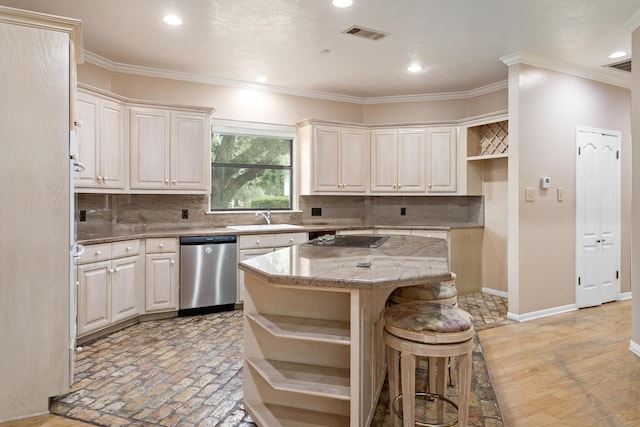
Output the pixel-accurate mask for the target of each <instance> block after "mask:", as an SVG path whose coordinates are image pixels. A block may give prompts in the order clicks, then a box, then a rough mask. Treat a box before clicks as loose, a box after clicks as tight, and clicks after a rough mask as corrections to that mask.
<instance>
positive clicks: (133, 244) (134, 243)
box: [111, 240, 140, 258]
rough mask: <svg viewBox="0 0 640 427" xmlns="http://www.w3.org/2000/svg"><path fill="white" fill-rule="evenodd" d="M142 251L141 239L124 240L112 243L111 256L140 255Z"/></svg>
mask: <svg viewBox="0 0 640 427" xmlns="http://www.w3.org/2000/svg"><path fill="white" fill-rule="evenodd" d="M139 253H140V240H125V241H124V242H113V243H112V244H111V257H112V258H121V257H124V256H130V255H138V254H139Z"/></svg>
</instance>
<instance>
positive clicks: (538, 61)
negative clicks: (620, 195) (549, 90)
mask: <svg viewBox="0 0 640 427" xmlns="http://www.w3.org/2000/svg"><path fill="white" fill-rule="evenodd" d="M500 60H501V61H502V62H504V63H505V64H506V65H507V66H509V67H510V66H512V65H516V64H527V65H532V66H534V67H539V68H545V69H547V70H552V71H558V72H560V73H565V74H571V75H573V76H576V77H583V78H585V79H589V80H595V81H598V82H601V83H607V84H610V85H614V86H620V87H623V88H626V89H630V88H631V73H628V74H629V75H628V76H623V75H620V76H614V75H611V74H610V73H608V72H605V71H604V70H603V71H601V72H600V71H595V70H590V69H588V68H584V67H581V66H579V65H574V64H569V63H566V62H562V61H556V60H554V59H549V58H544V57H542V56H538V55H534V54H531V53H523V52H518V53H514V54H511V55H506V56H503V57H501V58H500ZM612 71H615V70H612ZM620 73H624V71H620Z"/></svg>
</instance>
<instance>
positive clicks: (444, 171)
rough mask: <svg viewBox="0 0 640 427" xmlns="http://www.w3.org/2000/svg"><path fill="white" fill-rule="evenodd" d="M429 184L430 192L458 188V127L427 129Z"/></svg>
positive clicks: (448, 190) (449, 190) (453, 190)
mask: <svg viewBox="0 0 640 427" xmlns="http://www.w3.org/2000/svg"><path fill="white" fill-rule="evenodd" d="M427 158H428V159H429V161H428V162H427V180H428V182H427V184H428V187H429V192H430V193H435V192H455V191H456V190H457V168H456V163H457V159H458V157H457V138H456V128H442V129H429V130H428V131H427Z"/></svg>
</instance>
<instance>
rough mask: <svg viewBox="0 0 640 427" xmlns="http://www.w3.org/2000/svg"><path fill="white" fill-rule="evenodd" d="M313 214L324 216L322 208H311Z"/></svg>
mask: <svg viewBox="0 0 640 427" xmlns="http://www.w3.org/2000/svg"><path fill="white" fill-rule="evenodd" d="M311 216H322V208H311Z"/></svg>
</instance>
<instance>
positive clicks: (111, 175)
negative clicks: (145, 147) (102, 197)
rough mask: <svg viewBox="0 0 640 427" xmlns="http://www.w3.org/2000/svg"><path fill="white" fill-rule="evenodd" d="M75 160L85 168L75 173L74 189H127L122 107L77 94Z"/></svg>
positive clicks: (82, 93) (85, 94) (98, 98)
mask: <svg viewBox="0 0 640 427" xmlns="http://www.w3.org/2000/svg"><path fill="white" fill-rule="evenodd" d="M76 111H77V117H78V120H77V125H78V126H77V139H78V160H79V161H80V162H82V163H83V165H84V166H85V169H84V171H81V172H77V173H76V179H75V182H76V188H79V189H89V190H90V191H95V190H99V189H108V190H124V189H125V186H126V179H125V177H126V173H125V164H126V151H125V116H124V104H123V103H121V102H118V101H115V100H111V99H108V98H104V97H101V96H96V95H93V94H90V93H86V92H78V98H77V105H76Z"/></svg>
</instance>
